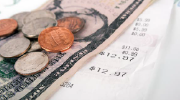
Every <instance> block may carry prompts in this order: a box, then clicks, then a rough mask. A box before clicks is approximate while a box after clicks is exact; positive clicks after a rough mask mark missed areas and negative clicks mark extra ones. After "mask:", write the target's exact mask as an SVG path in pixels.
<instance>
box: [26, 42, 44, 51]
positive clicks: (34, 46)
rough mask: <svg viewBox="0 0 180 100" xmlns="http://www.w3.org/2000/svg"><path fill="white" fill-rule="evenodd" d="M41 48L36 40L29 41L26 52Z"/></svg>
mask: <svg viewBox="0 0 180 100" xmlns="http://www.w3.org/2000/svg"><path fill="white" fill-rule="evenodd" d="M40 49H42V48H41V46H40V45H39V43H38V41H32V42H31V48H30V49H29V50H28V51H27V52H33V51H37V50H40Z"/></svg>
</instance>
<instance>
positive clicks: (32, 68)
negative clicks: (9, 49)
mask: <svg viewBox="0 0 180 100" xmlns="http://www.w3.org/2000/svg"><path fill="white" fill-rule="evenodd" d="M48 62H49V59H48V56H47V55H46V54H44V53H42V52H31V53H28V54H26V55H23V56H22V57H20V58H19V59H18V60H17V61H16V63H15V65H14V68H15V70H16V71H17V72H18V73H19V74H21V75H32V74H35V73H38V72H40V71H42V70H43V69H44V68H45V67H46V66H47V65H48Z"/></svg>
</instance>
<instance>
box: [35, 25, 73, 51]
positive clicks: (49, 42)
mask: <svg viewBox="0 0 180 100" xmlns="http://www.w3.org/2000/svg"><path fill="white" fill-rule="evenodd" d="M38 42H39V44H40V46H41V47H42V48H43V49H45V50H46V51H49V52H60V51H61V52H62V51H65V50H67V49H69V48H70V47H71V46H72V44H73V42H74V35H73V34H72V32H71V31H70V30H68V29H66V28H63V27H50V28H47V29H45V30H43V31H42V32H41V34H40V35H39V37H38Z"/></svg>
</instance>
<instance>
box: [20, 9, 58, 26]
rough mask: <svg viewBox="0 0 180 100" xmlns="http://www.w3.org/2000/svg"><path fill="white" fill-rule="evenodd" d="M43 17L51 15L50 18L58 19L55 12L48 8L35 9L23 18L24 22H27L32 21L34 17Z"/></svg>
mask: <svg viewBox="0 0 180 100" xmlns="http://www.w3.org/2000/svg"><path fill="white" fill-rule="evenodd" d="M42 17H49V18H53V19H56V16H55V14H54V13H52V12H50V11H48V10H38V11H34V12H31V13H29V14H27V15H26V16H25V18H24V19H23V24H26V23H28V22H31V21H32V20H34V19H37V18H42Z"/></svg>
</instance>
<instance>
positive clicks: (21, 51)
mask: <svg viewBox="0 0 180 100" xmlns="http://www.w3.org/2000/svg"><path fill="white" fill-rule="evenodd" d="M84 24H85V21H84V20H83V19H81V18H78V17H73V16H70V17H66V18H62V19H59V20H56V17H55V14H54V13H52V12H50V11H48V10H38V11H34V12H22V13H19V14H16V15H14V16H12V17H11V18H10V19H2V20H0V37H8V36H11V35H12V34H15V33H18V31H22V33H23V37H19V38H12V39H11V40H9V41H7V42H6V43H4V44H3V45H2V46H1V47H0V55H1V56H2V57H4V58H6V59H11V58H17V61H16V63H15V65H14V68H15V70H16V71H17V73H19V74H21V75H32V74H35V73H38V72H40V71H42V70H43V69H44V68H45V67H46V66H47V65H48V62H49V58H48V56H47V55H46V54H45V53H43V52H40V51H39V50H41V49H44V50H45V51H47V52H55V53H56V52H64V51H66V50H68V49H69V48H70V47H71V46H72V45H73V42H74V35H73V34H75V33H77V32H79V31H80V30H81V29H82V28H83V26H84Z"/></svg>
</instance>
